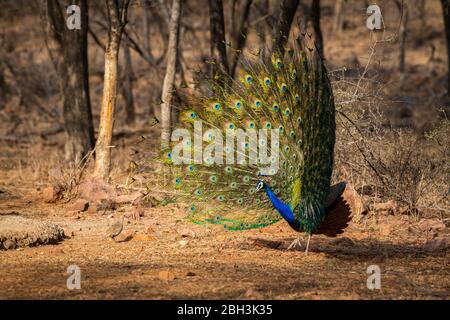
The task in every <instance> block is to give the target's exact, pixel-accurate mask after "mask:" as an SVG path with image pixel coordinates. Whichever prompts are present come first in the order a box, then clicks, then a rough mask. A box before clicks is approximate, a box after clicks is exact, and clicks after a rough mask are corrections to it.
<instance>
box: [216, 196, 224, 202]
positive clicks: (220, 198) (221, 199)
mask: <svg viewBox="0 0 450 320" xmlns="http://www.w3.org/2000/svg"><path fill="white" fill-rule="evenodd" d="M217 200H218V201H223V200H225V197H224V196H223V195H220V196H218V197H217Z"/></svg>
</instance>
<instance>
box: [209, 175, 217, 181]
mask: <svg viewBox="0 0 450 320" xmlns="http://www.w3.org/2000/svg"><path fill="white" fill-rule="evenodd" d="M209 180H210V181H211V182H217V176H211V177H209Z"/></svg>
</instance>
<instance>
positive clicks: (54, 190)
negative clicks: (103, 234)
mask: <svg viewBox="0 0 450 320" xmlns="http://www.w3.org/2000/svg"><path fill="white" fill-rule="evenodd" d="M61 192H62V190H61V188H59V187H57V186H50V187H47V188H45V189H44V190H42V199H43V200H44V202H47V203H54V202H56V201H58V200H59V199H60V198H61Z"/></svg>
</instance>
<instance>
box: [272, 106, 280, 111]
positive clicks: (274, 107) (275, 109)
mask: <svg viewBox="0 0 450 320" xmlns="http://www.w3.org/2000/svg"><path fill="white" fill-rule="evenodd" d="M272 110H273V111H278V110H280V107H279V106H278V104H274V105H273V106H272Z"/></svg>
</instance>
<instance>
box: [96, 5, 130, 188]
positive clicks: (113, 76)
mask: <svg viewBox="0 0 450 320" xmlns="http://www.w3.org/2000/svg"><path fill="white" fill-rule="evenodd" d="M129 3H130V0H122V1H117V0H106V7H107V11H108V20H109V26H108V43H107V45H106V51H105V74H104V79H103V96H102V105H101V111H100V127H99V131H98V137H97V144H96V164H95V174H96V175H97V176H99V177H101V178H103V179H107V178H108V176H109V172H110V170H111V141H112V134H113V127H114V110H115V107H116V98H117V68H118V58H119V48H120V40H121V38H122V33H123V29H124V28H125V24H126V19H127V11H128V5H129Z"/></svg>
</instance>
